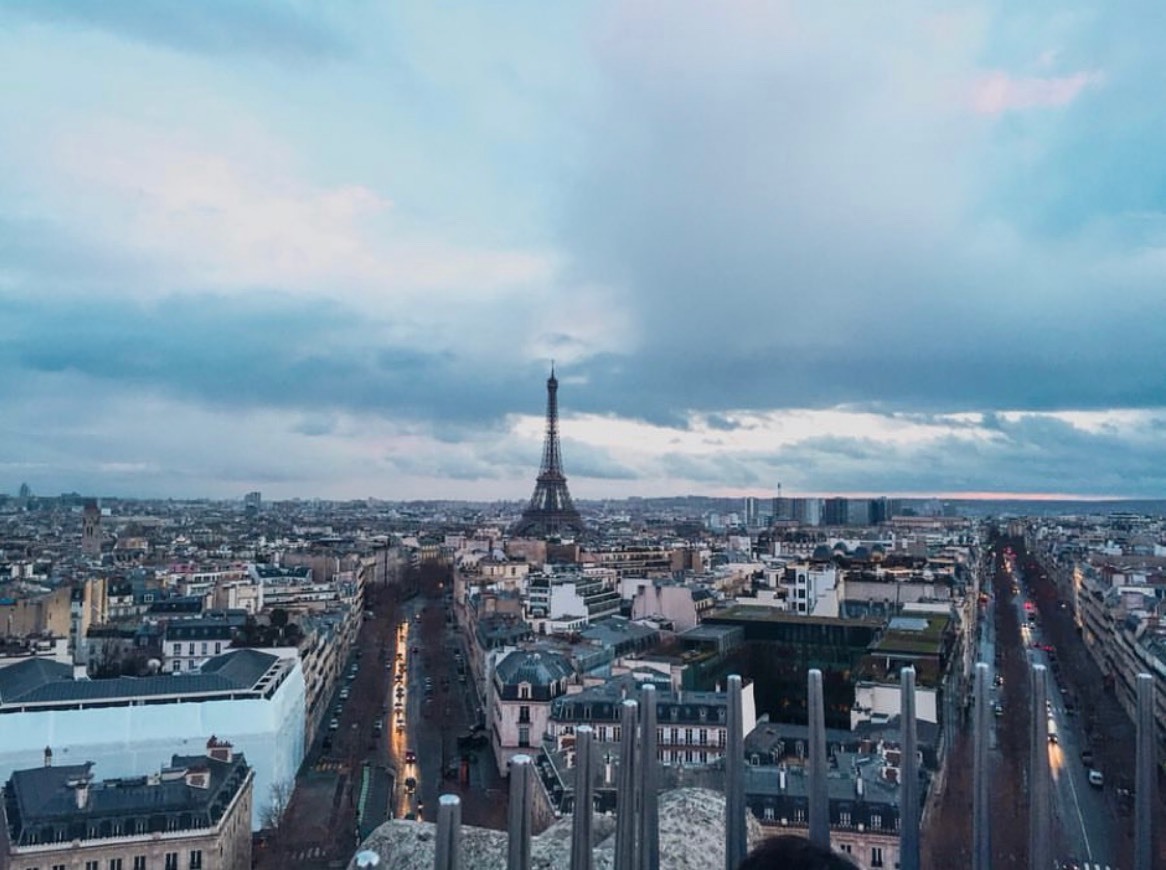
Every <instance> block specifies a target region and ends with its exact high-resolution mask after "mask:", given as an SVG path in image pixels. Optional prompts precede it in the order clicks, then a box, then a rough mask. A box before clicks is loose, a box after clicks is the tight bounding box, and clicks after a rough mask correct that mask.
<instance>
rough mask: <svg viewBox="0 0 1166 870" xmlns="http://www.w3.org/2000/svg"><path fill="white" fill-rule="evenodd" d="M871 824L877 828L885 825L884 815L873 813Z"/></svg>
mask: <svg viewBox="0 0 1166 870" xmlns="http://www.w3.org/2000/svg"><path fill="white" fill-rule="evenodd" d="M870 826H871V827H872V828H875V829H878V828H881V827H882V826H883V817H882V816H880V815H878V814H877V813H875V814H873V815H871V817H870Z"/></svg>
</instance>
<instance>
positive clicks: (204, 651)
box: [202, 640, 206, 656]
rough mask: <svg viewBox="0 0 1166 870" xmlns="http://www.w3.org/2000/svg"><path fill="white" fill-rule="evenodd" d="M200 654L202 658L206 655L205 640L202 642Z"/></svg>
mask: <svg viewBox="0 0 1166 870" xmlns="http://www.w3.org/2000/svg"><path fill="white" fill-rule="evenodd" d="M202 654H203V655H204V656H205V655H206V641H205V640H204V641H203V642H202Z"/></svg>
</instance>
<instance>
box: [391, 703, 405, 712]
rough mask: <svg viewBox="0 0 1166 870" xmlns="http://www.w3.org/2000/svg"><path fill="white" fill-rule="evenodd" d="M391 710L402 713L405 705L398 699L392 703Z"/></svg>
mask: <svg viewBox="0 0 1166 870" xmlns="http://www.w3.org/2000/svg"><path fill="white" fill-rule="evenodd" d="M393 712H394V713H403V712H405V705H404V704H402V703H401V702H400V701H398V702H397V703H396V704H394V705H393Z"/></svg>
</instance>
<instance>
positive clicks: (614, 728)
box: [611, 725, 620, 743]
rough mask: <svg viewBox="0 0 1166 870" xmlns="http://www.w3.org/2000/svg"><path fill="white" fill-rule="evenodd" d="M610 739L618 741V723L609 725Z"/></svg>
mask: <svg viewBox="0 0 1166 870" xmlns="http://www.w3.org/2000/svg"><path fill="white" fill-rule="evenodd" d="M611 739H612V741H613V742H615V743H619V741H620V728H619V726H618V725H613V726H612V727H611Z"/></svg>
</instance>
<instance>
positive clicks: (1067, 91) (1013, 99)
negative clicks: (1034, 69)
mask: <svg viewBox="0 0 1166 870" xmlns="http://www.w3.org/2000/svg"><path fill="white" fill-rule="evenodd" d="M1101 80H1102V75H1101V73H1099V72H1096V71H1090V72H1078V73H1073V74H1072V75H1069V76H1060V77H1056V78H1041V77H1037V76H1024V77H1020V78H1016V77H1013V76H1010V75H1008V73H1006V72H1002V71H1000V70H995V71H993V72H990V73H988V74H987V75H985V76H983V77H982V78H980V80H979V81H977V82H976V83H975V84H974V85H973V86H972V94H971V103H972V108H973V109H974V110H975V111H976V112H978V113H979V114H981V115H999V114H1002V113H1004V112H1012V111H1019V110H1023V109H1038V108H1048V107H1052V106H1065V105H1068V104H1069V103H1071V102H1073V100H1075V99H1077V96H1078V95H1079V94H1080V93H1081V92H1082V91H1083V90H1085V88H1087V87H1089V86H1090V85H1094V84H1097V83H1099V82H1100V81H1101Z"/></svg>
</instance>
